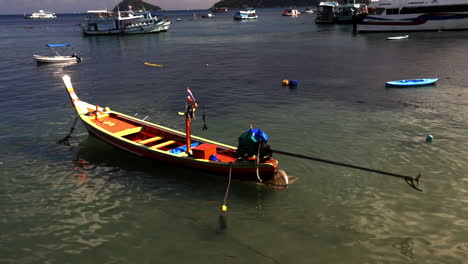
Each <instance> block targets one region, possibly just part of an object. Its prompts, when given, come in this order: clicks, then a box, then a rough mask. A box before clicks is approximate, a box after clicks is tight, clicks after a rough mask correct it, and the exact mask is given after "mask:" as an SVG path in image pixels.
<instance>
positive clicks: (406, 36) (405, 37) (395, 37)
mask: <svg viewBox="0 0 468 264" xmlns="http://www.w3.org/2000/svg"><path fill="white" fill-rule="evenodd" d="M407 38H409V35H403V36H394V37H387V39H388V40H399V39H407Z"/></svg>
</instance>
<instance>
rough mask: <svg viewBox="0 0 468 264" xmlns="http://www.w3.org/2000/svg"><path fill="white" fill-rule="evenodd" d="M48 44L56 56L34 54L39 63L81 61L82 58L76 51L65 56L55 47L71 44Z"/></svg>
mask: <svg viewBox="0 0 468 264" xmlns="http://www.w3.org/2000/svg"><path fill="white" fill-rule="evenodd" d="M46 46H47V47H49V48H50V49H51V50H52V51H53V52H54V53H55V54H56V56H42V55H33V57H34V59H35V60H36V62H37V63H59V62H62V63H63V62H80V61H81V60H82V59H81V58H80V57H78V55H76V53H73V54H72V55H71V56H63V55H61V54H60V53H58V51H56V50H55V49H54V48H56V47H68V46H71V44H46Z"/></svg>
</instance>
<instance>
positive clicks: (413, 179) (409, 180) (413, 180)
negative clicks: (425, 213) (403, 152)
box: [272, 150, 422, 192]
mask: <svg viewBox="0 0 468 264" xmlns="http://www.w3.org/2000/svg"><path fill="white" fill-rule="evenodd" d="M272 151H273V152H274V153H278V154H281V155H286V156H291V157H295V158H301V159H308V160H313V161H318V162H323V163H328V164H333V165H337V166H343V167H348V168H352V169H357V170H363V171H369V172H374V173H379V174H383V175H387V176H392V177H397V178H401V179H404V180H405V181H406V183H407V184H408V185H409V186H411V187H412V188H413V189H416V190H418V191H421V192H422V190H421V189H419V188H418V187H417V186H419V178H420V177H421V173H419V174H418V175H417V176H416V177H411V176H406V175H401V174H397V173H392V172H386V171H381V170H376V169H370V168H365V167H361V166H356V165H352V164H346V163H342V162H337V161H332V160H326V159H321V158H315V157H311V156H305V155H301V154H296V153H290V152H286V151H280V150H272ZM415 183H416V184H415Z"/></svg>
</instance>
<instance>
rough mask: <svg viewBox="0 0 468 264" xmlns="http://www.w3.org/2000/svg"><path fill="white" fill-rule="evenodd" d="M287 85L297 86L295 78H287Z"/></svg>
mask: <svg viewBox="0 0 468 264" xmlns="http://www.w3.org/2000/svg"><path fill="white" fill-rule="evenodd" d="M289 86H297V80H289Z"/></svg>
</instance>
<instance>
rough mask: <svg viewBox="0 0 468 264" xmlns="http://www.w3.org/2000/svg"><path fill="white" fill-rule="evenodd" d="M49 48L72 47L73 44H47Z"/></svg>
mask: <svg viewBox="0 0 468 264" xmlns="http://www.w3.org/2000/svg"><path fill="white" fill-rule="evenodd" d="M46 46H47V47H66V46H71V44H46Z"/></svg>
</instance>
